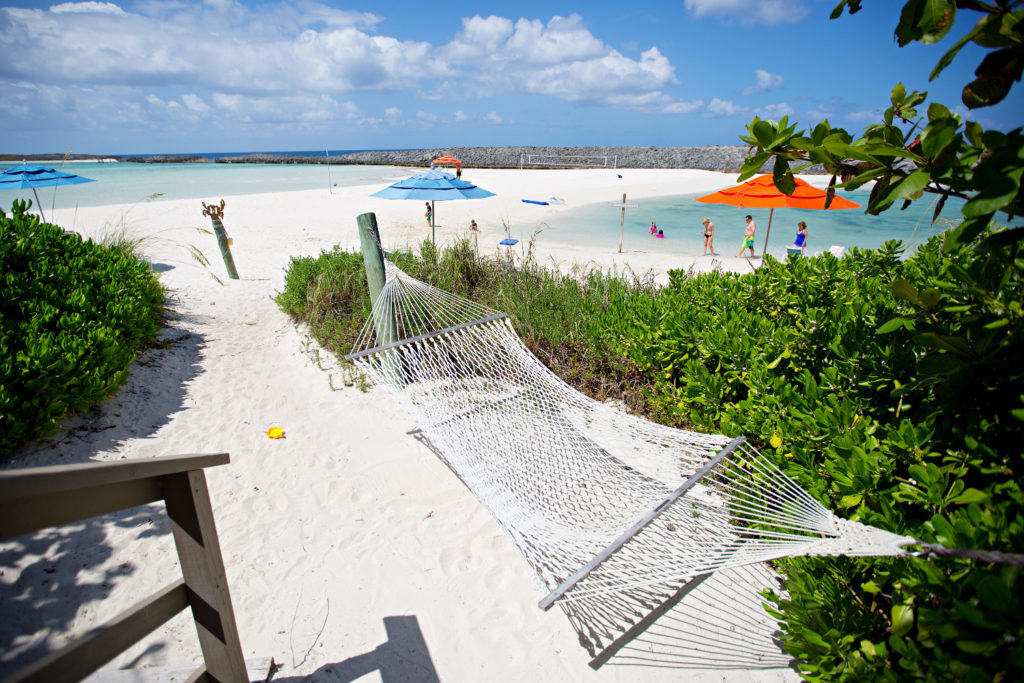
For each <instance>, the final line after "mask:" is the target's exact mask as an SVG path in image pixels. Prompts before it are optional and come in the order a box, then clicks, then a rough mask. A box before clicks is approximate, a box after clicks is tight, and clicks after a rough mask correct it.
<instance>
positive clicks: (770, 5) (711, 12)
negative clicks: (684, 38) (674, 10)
mask: <svg viewBox="0 0 1024 683" xmlns="http://www.w3.org/2000/svg"><path fill="white" fill-rule="evenodd" d="M683 6H684V7H685V8H686V9H687V10H688V11H690V12H691V13H692V14H693V15H694V16H695V17H697V18H701V17H705V16H707V17H718V16H721V17H728V16H732V17H735V18H736V19H739V20H740V21H741V22H742V23H744V24H764V25H767V26H772V25H774V24H783V23H786V22H794V21H800V20H801V19H803V18H804V17H805V16H807V14H808V12H809V11H810V10H809V9H808V8H807V6H806V4H805V3H804V2H803V1H802V0H685V2H684V3H683Z"/></svg>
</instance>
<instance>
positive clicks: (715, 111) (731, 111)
mask: <svg viewBox="0 0 1024 683" xmlns="http://www.w3.org/2000/svg"><path fill="white" fill-rule="evenodd" d="M744 111H747V109H746V108H745V107H740V106H737V105H735V104H733V103H732V102H731V101H729V100H720V99H718V98H717V97H715V98H712V100H711V102H710V103H708V107H707V109H706V110H705V114H704V115H705V116H735V115H737V114H740V113H742V112H744Z"/></svg>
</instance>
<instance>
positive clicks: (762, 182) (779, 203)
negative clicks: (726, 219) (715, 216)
mask: <svg viewBox="0 0 1024 683" xmlns="http://www.w3.org/2000/svg"><path fill="white" fill-rule="evenodd" d="M793 180H795V181H796V189H795V190H794V191H793V194H791V195H789V194H785V193H784V192H783V191H782V190H780V189H779V188H777V187H775V181H774V180H773V179H772V176H771V174H768V175H761V176H758V177H756V178H753V179H751V180H748V181H747V182H745V183H743V184H742V185H736V186H735V187H729V188H726V189H724V190H719V191H718V192H712V193H711V194H709V195H705V196H703V197H697V199H696V201H698V202H703V203H705V204H728V205H729V206H738V207H740V208H744V209H771V212H770V213H769V214H768V229H767V230H766V231H765V236H764V249H763V250H762V251H761V255H762V256H764V254H765V252H766V251H768V235H770V234H771V231H772V215H773V214H774V213H775V209H817V210H822V209H824V208H825V196H826V194H827V192H826V191H825V190H821V189H819V188H817V187H814V186H813V185H808V184H807V183H806V182H804V181H803V180H800V179H799V178H794V179H793ZM859 207H860V204H857V203H855V202H851V201H850V200H849V199H843V198H842V197H839V196H836V197H833V198H832V203H831V204H830V205H829V207H828V208H829V209H856V208H859Z"/></svg>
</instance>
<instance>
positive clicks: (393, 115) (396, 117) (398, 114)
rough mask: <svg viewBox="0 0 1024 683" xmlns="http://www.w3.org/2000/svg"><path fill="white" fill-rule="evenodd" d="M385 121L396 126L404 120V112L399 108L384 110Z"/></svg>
mask: <svg viewBox="0 0 1024 683" xmlns="http://www.w3.org/2000/svg"><path fill="white" fill-rule="evenodd" d="M384 120H385V121H387V122H388V123H390V124H396V123H398V122H399V121H401V120H402V110H401V109H399V108H398V107H388V108H387V109H385V110H384Z"/></svg>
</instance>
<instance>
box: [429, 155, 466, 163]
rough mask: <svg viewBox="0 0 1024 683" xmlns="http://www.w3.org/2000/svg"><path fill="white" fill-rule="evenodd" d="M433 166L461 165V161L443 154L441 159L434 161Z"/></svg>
mask: <svg viewBox="0 0 1024 683" xmlns="http://www.w3.org/2000/svg"><path fill="white" fill-rule="evenodd" d="M434 163H435V164H461V163H462V161H460V160H459V159H456V158H455V157H453V156H452V155H451V154H445V155H444V156H443V157H438V158H436V159H434Z"/></svg>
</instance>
